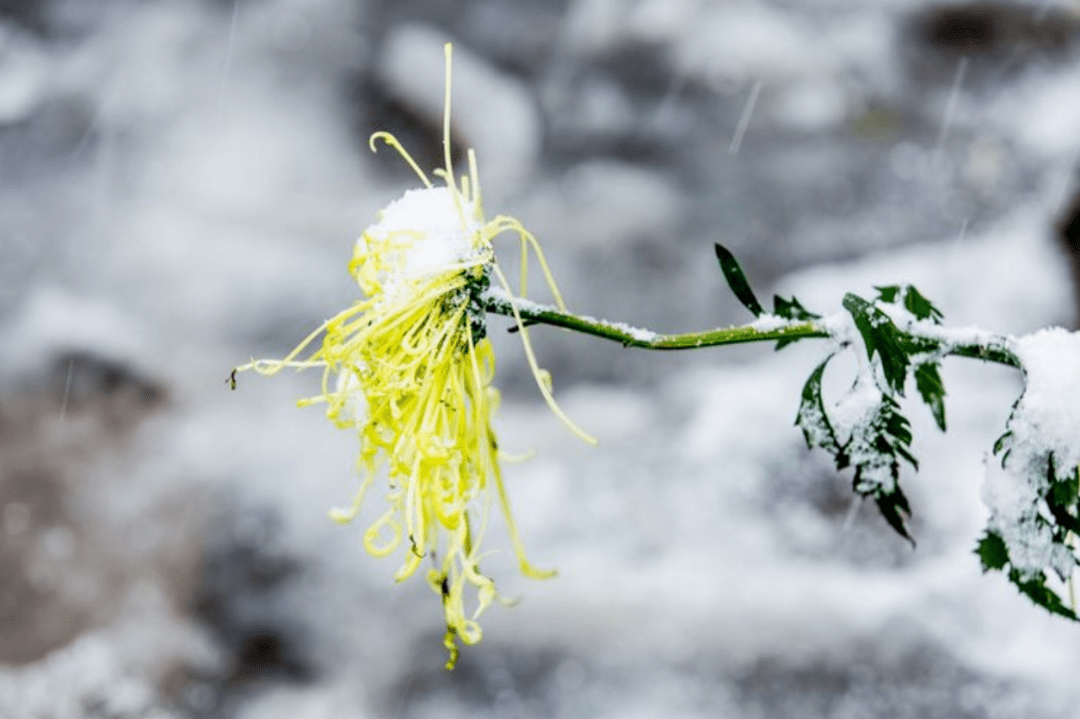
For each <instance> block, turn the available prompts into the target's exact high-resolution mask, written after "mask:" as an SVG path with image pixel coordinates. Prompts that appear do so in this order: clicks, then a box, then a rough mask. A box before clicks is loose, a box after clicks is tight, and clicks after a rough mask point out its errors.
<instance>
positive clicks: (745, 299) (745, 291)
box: [716, 242, 765, 317]
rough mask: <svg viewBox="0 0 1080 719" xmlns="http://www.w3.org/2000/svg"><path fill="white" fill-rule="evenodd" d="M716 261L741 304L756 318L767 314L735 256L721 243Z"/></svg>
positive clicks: (718, 244)
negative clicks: (718, 262)
mask: <svg viewBox="0 0 1080 719" xmlns="http://www.w3.org/2000/svg"><path fill="white" fill-rule="evenodd" d="M716 259H718V260H719V261H720V270H721V272H723V273H724V279H725V280H727V283H728V287H730V288H731V291H732V292H734V293H735V296H736V297H738V298H739V302H742V303H743V307H745V308H746V309H748V310H750V312H751V313H753V315H754V317H760V316H761V315H763V314H765V309H764V308H763V307H762V306H761V303H760V302H758V300H757V297H755V296H754V291H753V290H751V289H750V283H749V282H747V280H746V275H745V274H744V273H743V271H742V267H739V262H738V260H736V259H735V255H733V254H731V252H730V251H728V249H727V248H726V247H724V246H723V245H721V244H720V243H719V242H718V243H716Z"/></svg>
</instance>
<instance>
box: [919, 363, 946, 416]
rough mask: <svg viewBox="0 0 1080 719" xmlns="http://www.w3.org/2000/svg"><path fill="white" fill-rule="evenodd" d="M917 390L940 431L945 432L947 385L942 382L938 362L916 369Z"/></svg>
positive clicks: (925, 364) (922, 365)
mask: <svg viewBox="0 0 1080 719" xmlns="http://www.w3.org/2000/svg"><path fill="white" fill-rule="evenodd" d="M915 388H916V389H917V390H919V396H920V397H922V400H923V402H925V403H926V406H927V407H929V408H930V413H931V414H933V415H934V422H936V423H937V426H938V429H940V430H941V431H942V432H944V431H945V385H944V384H943V383H942V381H941V375H940V374H939V373H938V365H937V363H936V362H926V363H924V364H921V365H919V366H918V367H916V368H915Z"/></svg>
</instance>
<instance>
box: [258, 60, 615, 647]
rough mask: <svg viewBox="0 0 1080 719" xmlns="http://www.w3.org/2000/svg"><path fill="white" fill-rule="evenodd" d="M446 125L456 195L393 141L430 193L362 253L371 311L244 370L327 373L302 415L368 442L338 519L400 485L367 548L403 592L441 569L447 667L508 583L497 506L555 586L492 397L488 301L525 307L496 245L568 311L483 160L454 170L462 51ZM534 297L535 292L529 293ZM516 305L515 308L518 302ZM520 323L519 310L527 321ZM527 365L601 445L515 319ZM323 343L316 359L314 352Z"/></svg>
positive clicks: (391, 218) (331, 323)
mask: <svg viewBox="0 0 1080 719" xmlns="http://www.w3.org/2000/svg"><path fill="white" fill-rule="evenodd" d="M445 102H446V105H445V113H444V118H443V121H444V126H443V132H444V142H443V144H444V151H445V162H446V166H445V168H442V169H439V170H436V173H435V174H436V175H437V176H438V177H441V178H442V179H443V180H444V182H445V186H442V187H435V186H433V185H432V183H431V182H430V181H429V180H428V178H427V176H426V175H425V174H424V172H423V171H422V170H421V169H420V168H419V167H418V166H417V165H416V163H415V162H414V161H413V159H412V158H411V157H410V156H409V154H408V153H407V152H406V151H405V150H404V149H403V148H402V147H401V145H400V144H399V143H398V141H397V140H396V139H395V138H394V137H393V136H392V135H390V134H388V133H376V134H375V135H373V136H372V138H371V147H372V150H375V142H376V141H378V140H382V141H384V142H386V143H387V144H389V145H390V146H391V147H393V148H394V149H396V150H397V151H398V152H399V153H401V155H402V157H403V158H404V159H405V160H406V161H407V162H408V163H409V165H410V166H411V167H412V168H413V170H415V171H416V173H417V175H418V176H419V178H420V179H421V180H422V181H423V183H424V185H425V187H424V188H422V189H416V190H410V191H408V192H406V193H405V194H404V196H402V197H401V198H400V199H398V200H397V201H395V202H393V203H391V204H390V205H389V206H387V207H386V208H385V209H384V210H383V211H382V212H381V213H380V215H379V221H378V222H377V223H376V224H375V225H372V226H371V227H369V228H368V229H367V230H365V231H364V233H363V235H362V236H361V238H360V239H359V240H358V241H357V243H356V247H355V250H354V254H353V258H352V261H351V262H350V263H349V272H350V274H352V275H353V276H354V277H355V278H356V281H357V283H358V284H359V286H360V289H361V290H362V291H363V293H364V295H365V296H366V299H363V300H360V301H357V302H356V303H355V304H354V305H353V306H352V307H350V308H349V309H346V310H345V311H343V312H341V313H339V314H338V315H336V316H335V317H333V318H331V319H330V320H328V321H326V322H325V323H324V324H323V325H322V326H321V327H319V328H318V329H317V330H316V331H315V332H313V333H312V334H311V335H310V336H308V337H307V338H306V339H305V340H304V341H303V342H301V343H300V345H299V346H298V347H297V348H296V349H295V350H293V352H292V353H291V354H290V355H289V356H288V357H286V358H285V359H283V360H256V361H252V362H251V363H249V364H247V365H244V366H243V367H239V368H237V369H238V370H248V369H253V370H255V371H258V372H260V373H263V374H274V373H276V372H279V371H280V370H282V369H284V368H287V367H292V368H297V369H307V368H313V367H319V368H321V369H322V370H323V381H322V391H321V393H320V394H318V395H316V396H314V397H311V398H308V399H304V400H301V401H300V404H301V405H309V404H313V403H319V402H321V403H325V404H326V406H327V417H328V418H329V419H330V420H331V421H333V422H334V423H335V424H336V425H337V426H338V427H341V428H345V429H354V430H356V431H357V433H358V435H359V438H360V457H359V460H358V469H359V472H360V474H361V486H360V489H359V491H358V492H357V493H356V496H355V498H354V500H353V502H352V506H351V507H349V508H348V509H335V510H333V511H331V513H330V515H331V518H333V519H334V520H335V521H337V522H340V523H343V524H344V523H348V522H350V521H352V520H353V519H354V518H355V517H356V516H357V514H358V513H359V510H360V505H361V502H362V500H363V497H364V494H365V491H366V490H367V489H368V487H369V486H370V485H371V484H372V482H373V481H375V479H376V478H377V477H385V478H386V480H387V481H388V484H389V493H388V494H387V497H386V498H387V502H388V503H389V508H388V509H387V510H386V512H385V513H384V514H383V515H382V516H381V517H379V519H377V520H376V521H375V522H374V523H373V524H372V525H371V526H370V527H368V529H367V531H366V532H365V534H364V546H365V548H366V549H367V551H368V552H369V553H371V554H372V555H374V556H377V557H383V556H387V555H389V554H391V553H393V552H394V551H395V550H398V549H399V548H402V549H403V551H404V554H405V559H404V563H403V564H402V566H401V567H400V568H399V569H398V571H397V573H396V575H395V579H396V580H397V581H402V580H404V579H407V578H408V577H410V576H412V575H413V574H414V573H415V572H416V571H417V569H419V568H420V565H421V563H422V560H423V559H424V558H425V557H427V558H430V560H431V563H432V568H431V569H429V570H428V572H427V580H428V583H429V584H430V585H431V587H432V588H433V589H434V590H435V591H436V592H437V593H438V594H439V596H440V597H441V598H442V605H443V613H444V617H445V621H446V636H445V642H444V643H445V645H446V648H447V650H448V651H449V652H450V658H449V661H448V662H447V666H448V667H453V665H454V662H455V660H456V658H457V646H456V641H455V638H456V637H458V638H460V639H461V641H463V642H464V643H465V644H474V643H476V642H478V641H479V640H480V637H481V631H480V626H479V624H478V623H477V618H478V617H479V616H480V614H481V613H482V612H483V611H484V610H485V609H486V608H487V607H488V606H489V605H490V604H491V603H492V601H493V600H494V599H495V598H496V597H497V594H496V590H495V584H494V582H493V581H492V580H491V578H489V577H487V576H485V575H484V574H482V573H481V571H480V559H481V553H480V549H479V547H480V542H481V539H482V537H483V534H484V529H485V526H486V522H487V517H488V513H489V509H490V506H491V503H492V501H493V500H495V499H497V501H498V503H499V507H500V509H501V511H502V514H503V517H504V519H505V522H506V526H507V529H508V532H509V535H510V540H511V542H512V543H513V548H514V552H515V554H516V556H517V559H518V563H519V565H520V567H521V571H522V573H523V574H525V575H526V576H529V577H533V578H536V579H543V578H547V577H551V576H553V575H554V572H552V571H542V570H539V569H536V568H535V567H533V566H532V565H531V564H530V563H529V561H528V559H527V558H526V557H525V552H524V548H523V546H522V543H521V539H520V537H519V535H518V531H517V527H516V524H515V522H514V519H513V516H512V515H511V512H510V504H509V500H508V498H507V494H506V488H505V486H504V483H503V479H502V474H501V472H500V469H499V452H498V445H497V442H496V439H495V433H494V431H493V430H492V415H493V414H494V412H495V409H496V407H497V405H498V402H499V393H498V391H497V390H496V389H495V388H493V387H492V386H491V382H492V379H493V376H494V371H495V358H494V354H493V352H492V348H491V343H490V341H489V340H488V339H486V325H485V314H484V310H483V301H482V298H483V294H484V293H485V292H487V290H488V286H489V284H490V282H491V280H492V277H493V276H494V279H495V280H496V281H497V282H498V283H499V284H500V285H501V286H502V287H503V288H504V290H505V291H506V294H507V296H508V297H512V293H511V292H510V288H509V285H508V283H507V281H506V277H505V276H504V274H503V273H502V271H501V270H500V269H499V267H498V265H497V264H496V263H495V255H494V250H493V247H492V241H493V239H494V238H495V237H496V236H497V235H500V234H502V233H504V232H512V233H515V234H516V235H517V236H518V237H519V238H520V240H521V245H522V283H523V284H524V282H525V270H526V267H525V257H526V256H527V252H526V251H527V250H528V249H530V248H531V249H532V250H533V251H534V252H535V253H536V255H537V257H538V259H539V260H540V263H541V266H542V268H543V271H544V274H545V277H546V278H547V280H548V285H549V286H550V287H551V290H552V293H553V295H554V297H555V299H556V302H557V303H558V304H559V305H560V306H562V300H561V298H560V296H559V293H558V290H557V288H556V287H555V285H554V282H553V281H552V280H551V275H550V272H548V269H547V266H546V263H544V260H543V255H542V253H541V252H540V249H539V246H538V245H537V242H536V240H535V239H534V238H533V236H532V235H531V234H529V232H528V231H527V230H525V228H524V227H523V226H522V225H521V223H519V222H518V221H517V220H515V219H513V218H511V217H506V216H498V217H495V218H494V219H491V220H487V219H485V217H484V213H483V209H482V206H481V200H480V181H479V177H478V175H477V167H476V158H475V155H474V153H473V152H472V151H471V150H470V151H469V153H468V158H469V174H468V175H467V176H463V177H462V178H461V179H460V181H455V178H454V175H453V171H452V168H451V164H450V137H449V135H450V46H449V44H447V46H446V100H445ZM521 292H522V294H524V287H522V288H521ZM512 302H513V301H512V300H511V303H512ZM514 314H515V316H516V315H517V311H516V308H515V309H514ZM516 319H517V324H518V327H519V329H520V331H521V335H522V340H523V344H524V347H525V353H526V356H527V358H528V361H529V364H530V366H531V367H532V369H533V372H534V374H535V376H536V378H537V382H538V384H539V387H540V390H541V393H542V394H543V395H544V398H545V399H546V400H547V402H548V404H549V405H550V406H551V407H552V409H553V410H554V411H555V413H556V414H557V415H558V416H559V418H560V419H561V420H562V421H563V422H564V423H565V424H567V426H569V427H570V428H571V429H572V430H573V431H574V432H575V433H577V434H578V435H579V436H581V437H582V438H583V439H586V440H587V441H589V442H594V441H595V440H593V439H592V438H591V437H588V436H587V435H585V434H584V433H583V432H582V431H581V430H580V429H578V428H577V427H576V426H574V425H573V423H572V422H571V421H570V420H569V419H568V418H567V417H566V416H565V415H564V414H563V413H562V412H561V411H560V410H559V408H558V406H557V405H556V404H555V402H554V399H553V398H552V396H551V390H550V386H549V384H550V382H549V380H548V378H547V375H546V373H545V372H543V371H542V370H540V369H539V367H538V366H537V364H536V358H535V356H534V354H533V352H532V348H531V346H530V343H529V338H528V332H527V330H526V328H525V327H524V325H523V324H522V322H521V319H520V317H516ZM320 335H321V336H322V343H321V346H319V347H318V348H317V349H315V350H314V351H312V352H311V353H310V354H309V355H308V356H307V357H304V358H302V359H299V358H300V357H301V355H302V354H303V353H304V352H305V350H306V349H307V348H308V347H309V346H310V345H312V344H313V343H315V342H316V340H317V339H318V338H319V337H320ZM466 585H469V586H471V587H473V588H474V589H475V591H476V607H475V609H474V610H473V611H472V612H466V610H465V587H466Z"/></svg>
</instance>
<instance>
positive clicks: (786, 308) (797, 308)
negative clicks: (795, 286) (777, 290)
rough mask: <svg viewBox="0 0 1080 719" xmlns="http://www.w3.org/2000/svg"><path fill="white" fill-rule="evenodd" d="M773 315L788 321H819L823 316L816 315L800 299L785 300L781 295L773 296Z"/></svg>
mask: <svg viewBox="0 0 1080 719" xmlns="http://www.w3.org/2000/svg"><path fill="white" fill-rule="evenodd" d="M773 314H774V315H777V316H778V317H783V318H784V319H786V320H807V321H809V320H819V319H821V315H819V314H815V313H813V312H811V311H810V310H808V309H806V308H805V307H803V306H802V303H801V302H799V300H798V299H796V298H795V297H792V298H791V299H790V300H785V299H784V298H783V297H781V296H780V295H773Z"/></svg>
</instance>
